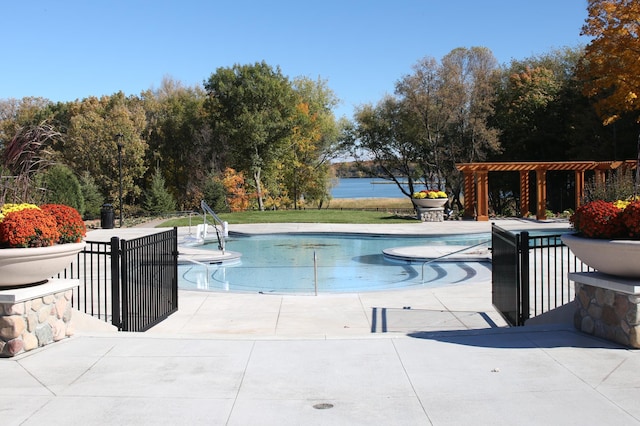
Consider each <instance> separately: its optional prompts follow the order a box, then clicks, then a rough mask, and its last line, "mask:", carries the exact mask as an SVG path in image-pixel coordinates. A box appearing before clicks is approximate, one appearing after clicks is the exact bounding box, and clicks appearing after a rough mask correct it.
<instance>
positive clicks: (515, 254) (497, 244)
mask: <svg viewBox="0 0 640 426" xmlns="http://www.w3.org/2000/svg"><path fill="white" fill-rule="evenodd" d="M522 247H523V242H522V237H521V235H520V234H514V233H511V232H509V231H505V230H504V229H502V228H500V227H498V226H496V225H495V224H492V225H491V252H492V253H491V257H492V260H491V271H492V272H491V274H492V292H491V302H492V303H493V306H495V307H496V309H497V310H498V312H500V313H501V314H502V316H503V317H504V318H505V320H506V321H507V322H509V323H510V324H511V325H523V324H524V320H525V319H526V318H524V313H525V312H527V313H528V312H529V297H528V295H529V291H528V288H523V283H528V280H525V279H523V274H524V273H525V271H528V265H527V264H525V265H523V264H522V261H523V260H525V261H526V262H528V260H529V256H521V253H522Z"/></svg>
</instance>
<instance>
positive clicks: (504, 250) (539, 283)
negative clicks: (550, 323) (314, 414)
mask: <svg viewBox="0 0 640 426" xmlns="http://www.w3.org/2000/svg"><path fill="white" fill-rule="evenodd" d="M560 237H561V234H553V235H536V236H532V235H530V234H529V232H527V231H522V232H519V233H514V232H509V231H506V230H504V229H502V228H500V227H499V226H496V225H495V224H494V225H492V227H491V246H492V247H491V250H492V282H493V284H492V303H493V305H494V306H495V307H496V309H497V310H498V311H499V312H500V313H501V314H502V316H503V317H504V318H505V320H507V322H509V323H510V324H511V325H516V326H519V325H524V323H525V322H526V321H527V320H528V319H529V318H532V317H535V316H538V315H542V314H543V313H545V312H549V311H551V310H553V309H556V308H559V307H560V306H563V305H565V304H567V303H569V302H571V301H572V300H573V298H574V288H573V284H572V283H571V282H570V281H569V279H568V274H569V272H581V271H588V270H591V269H590V268H589V267H588V266H587V265H585V264H583V263H582V262H581V261H580V260H579V259H577V258H576V257H575V256H574V255H573V254H572V253H571V251H570V250H569V248H568V247H567V246H565V245H564V244H563V243H562V240H561V238H560Z"/></svg>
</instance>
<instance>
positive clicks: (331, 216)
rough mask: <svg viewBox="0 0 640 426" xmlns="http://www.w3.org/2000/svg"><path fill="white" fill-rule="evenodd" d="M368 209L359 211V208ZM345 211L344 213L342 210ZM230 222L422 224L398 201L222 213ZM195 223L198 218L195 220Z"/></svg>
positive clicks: (180, 221)
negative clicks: (326, 207) (322, 207)
mask: <svg viewBox="0 0 640 426" xmlns="http://www.w3.org/2000/svg"><path fill="white" fill-rule="evenodd" d="M358 208H359V209H368V210H357V209H358ZM340 209H344V210H340ZM218 216H219V217H220V219H222V220H224V221H227V222H229V223H238V224H239V223H364V224H369V223H407V222H418V220H417V219H416V215H415V212H413V211H412V205H411V201H409V200H408V199H395V198H390V199H386V198H375V199H374V198H369V199H362V200H359V199H358V200H356V199H350V200H332V201H331V208H330V209H321V210H319V209H306V210H267V211H263V212H261V211H255V210H252V211H246V212H237V213H218ZM191 223H192V224H194V223H197V219H196V221H195V222H194V218H193V217H192V218H191ZM188 225H189V218H188V217H186V218H176V219H170V220H167V221H166V222H163V223H162V224H161V225H160V226H165V227H173V226H188Z"/></svg>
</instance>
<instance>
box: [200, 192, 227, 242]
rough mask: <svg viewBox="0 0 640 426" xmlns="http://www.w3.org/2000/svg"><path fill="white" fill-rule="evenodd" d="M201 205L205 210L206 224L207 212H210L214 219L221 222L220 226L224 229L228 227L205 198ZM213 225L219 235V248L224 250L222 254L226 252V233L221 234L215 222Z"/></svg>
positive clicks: (205, 221) (205, 219)
mask: <svg viewBox="0 0 640 426" xmlns="http://www.w3.org/2000/svg"><path fill="white" fill-rule="evenodd" d="M200 207H201V208H202V210H203V212H204V225H205V226H206V225H207V213H209V215H211V217H212V218H213V221H214V222H217V223H219V224H220V227H221V228H222V229H223V230H224V229H225V227H226V224H225V222H223V221H222V219H220V218H219V217H218V215H217V214H215V213H214V211H213V210H211V207H209V205H208V204H207V203H206V202H205V201H204V200H202V201H200ZM211 225H213V227H214V229H215V230H216V236H217V237H218V249H220V250H222V254H224V246H225V240H224V235H222V236H220V230H219V229H218V226H217V225H216V224H215V223H212V224H211Z"/></svg>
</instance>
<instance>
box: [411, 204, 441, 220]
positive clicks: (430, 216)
mask: <svg viewBox="0 0 640 426" xmlns="http://www.w3.org/2000/svg"><path fill="white" fill-rule="evenodd" d="M416 210H417V212H418V219H420V220H421V221H423V222H443V221H444V207H435V208H422V207H418V208H416Z"/></svg>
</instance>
